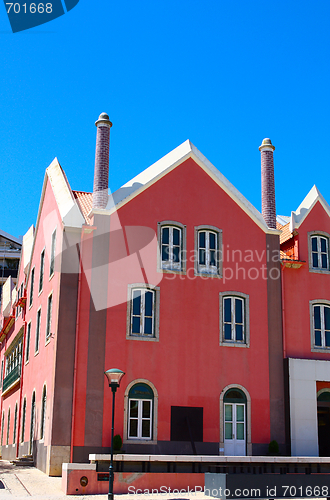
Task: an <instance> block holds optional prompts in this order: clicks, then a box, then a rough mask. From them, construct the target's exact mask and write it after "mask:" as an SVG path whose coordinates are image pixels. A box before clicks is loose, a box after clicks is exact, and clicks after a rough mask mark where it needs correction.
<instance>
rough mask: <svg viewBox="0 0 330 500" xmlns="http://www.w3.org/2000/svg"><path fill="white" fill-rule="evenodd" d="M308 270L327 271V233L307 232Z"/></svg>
mask: <svg viewBox="0 0 330 500" xmlns="http://www.w3.org/2000/svg"><path fill="white" fill-rule="evenodd" d="M308 237H309V240H308V244H309V270H310V271H313V272H329V235H328V234H327V233H323V232H317V233H316V232H310V233H308Z"/></svg>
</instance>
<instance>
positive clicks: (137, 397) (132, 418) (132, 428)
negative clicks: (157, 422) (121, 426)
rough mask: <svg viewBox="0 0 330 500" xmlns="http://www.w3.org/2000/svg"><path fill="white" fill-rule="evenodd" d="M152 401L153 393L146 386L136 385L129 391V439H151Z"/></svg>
mask: <svg viewBox="0 0 330 500" xmlns="http://www.w3.org/2000/svg"><path fill="white" fill-rule="evenodd" d="M153 399H154V395H153V392H152V390H151V388H150V387H149V386H148V385H146V384H136V385H134V386H133V387H132V388H131V390H130V391H129V395H128V411H129V416H128V433H127V435H128V438H129V439H147V440H149V439H152V416H153Z"/></svg>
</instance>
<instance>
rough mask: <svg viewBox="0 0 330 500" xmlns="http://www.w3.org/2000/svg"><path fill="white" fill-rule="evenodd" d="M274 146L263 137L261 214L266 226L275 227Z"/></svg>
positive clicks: (260, 148) (261, 149)
mask: <svg viewBox="0 0 330 500" xmlns="http://www.w3.org/2000/svg"><path fill="white" fill-rule="evenodd" d="M274 149H275V146H273V145H272V141H271V140H270V139H264V140H263V141H262V144H261V146H259V151H260V152H261V205H262V215H263V218H264V219H265V222H266V224H267V226H268V227H271V228H273V229H276V208H275V181H274V159H273V151H274Z"/></svg>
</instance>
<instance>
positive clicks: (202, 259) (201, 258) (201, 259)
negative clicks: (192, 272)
mask: <svg viewBox="0 0 330 500" xmlns="http://www.w3.org/2000/svg"><path fill="white" fill-rule="evenodd" d="M199 263H200V265H201V266H205V250H203V249H201V250H199Z"/></svg>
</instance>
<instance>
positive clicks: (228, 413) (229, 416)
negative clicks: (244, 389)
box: [225, 405, 233, 422]
mask: <svg viewBox="0 0 330 500" xmlns="http://www.w3.org/2000/svg"><path fill="white" fill-rule="evenodd" d="M225 420H226V421H227V422H231V421H232V420H233V407H232V405H225Z"/></svg>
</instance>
